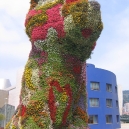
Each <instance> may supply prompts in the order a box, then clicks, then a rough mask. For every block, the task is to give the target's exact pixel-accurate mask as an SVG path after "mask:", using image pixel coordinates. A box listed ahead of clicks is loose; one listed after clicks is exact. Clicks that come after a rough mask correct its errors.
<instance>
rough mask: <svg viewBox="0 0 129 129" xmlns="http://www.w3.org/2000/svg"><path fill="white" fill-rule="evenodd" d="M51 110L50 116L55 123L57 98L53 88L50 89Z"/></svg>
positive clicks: (49, 103) (49, 102)
mask: <svg viewBox="0 0 129 129" xmlns="http://www.w3.org/2000/svg"><path fill="white" fill-rule="evenodd" d="M48 105H49V110H50V116H51V119H52V121H53V122H55V120H56V106H55V96H54V93H53V89H52V87H51V88H50V89H49V101H48Z"/></svg>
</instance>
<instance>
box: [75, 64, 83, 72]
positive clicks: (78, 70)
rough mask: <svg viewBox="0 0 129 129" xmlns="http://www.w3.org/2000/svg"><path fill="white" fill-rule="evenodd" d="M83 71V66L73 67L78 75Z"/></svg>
mask: <svg viewBox="0 0 129 129" xmlns="http://www.w3.org/2000/svg"><path fill="white" fill-rule="evenodd" d="M81 70H82V66H81V65H78V66H74V67H73V71H74V73H76V74H80V73H81Z"/></svg>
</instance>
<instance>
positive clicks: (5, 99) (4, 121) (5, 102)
mask: <svg viewBox="0 0 129 129" xmlns="http://www.w3.org/2000/svg"><path fill="white" fill-rule="evenodd" d="M7 100H8V98H5V103H4V104H5V109H4V115H5V119H4V128H5V125H6V104H7V103H6V101H7Z"/></svg>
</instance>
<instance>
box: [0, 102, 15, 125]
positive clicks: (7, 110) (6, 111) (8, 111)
mask: <svg viewBox="0 0 129 129" xmlns="http://www.w3.org/2000/svg"><path fill="white" fill-rule="evenodd" d="M14 112H15V107H14V106H12V105H9V104H5V105H4V106H3V107H2V108H0V114H3V115H4V117H5V119H4V120H2V121H0V127H5V125H6V124H7V122H9V121H10V119H11V117H12V116H13V114H14Z"/></svg>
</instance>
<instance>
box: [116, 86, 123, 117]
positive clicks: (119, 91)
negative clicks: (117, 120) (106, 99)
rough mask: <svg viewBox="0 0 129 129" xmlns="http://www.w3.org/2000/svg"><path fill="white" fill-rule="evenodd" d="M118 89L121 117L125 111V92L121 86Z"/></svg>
mask: <svg viewBox="0 0 129 129" xmlns="http://www.w3.org/2000/svg"><path fill="white" fill-rule="evenodd" d="M117 89H118V100H119V112H120V115H122V109H123V92H122V88H121V85H118V86H117Z"/></svg>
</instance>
